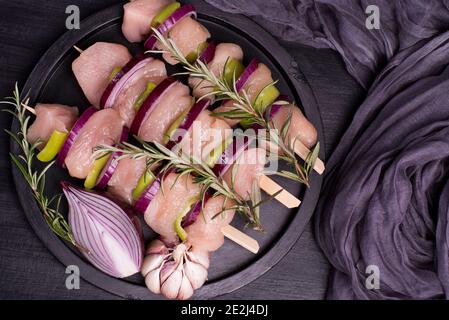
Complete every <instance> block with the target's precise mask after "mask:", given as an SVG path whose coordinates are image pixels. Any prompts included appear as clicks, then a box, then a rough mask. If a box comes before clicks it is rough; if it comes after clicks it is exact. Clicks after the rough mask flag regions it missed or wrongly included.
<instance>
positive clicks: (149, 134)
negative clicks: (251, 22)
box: [74, 45, 300, 208]
mask: <svg viewBox="0 0 449 320" xmlns="http://www.w3.org/2000/svg"><path fill="white" fill-rule="evenodd" d="M75 49H76V50H77V51H81V53H82V54H86V51H83V50H81V49H79V48H78V47H76V48H75ZM113 49H114V48H112V49H111V50H113ZM224 49H226V47H225V48H224ZM87 50H88V51H92V50H95V53H96V51H97V50H96V48H95V45H94V46H91V47H89V48H88V49H87ZM234 51H238V49H237V48H235V50H234ZM93 54H94V53H93V52H87V57H91V56H92V55H93ZM98 55H99V54H97V55H96V56H98ZM100 56H101V55H100ZM237 56H239V53H238V52H237V53H236V57H237ZM83 58H84V59H86V58H85V57H83ZM222 58H226V59H227V57H225V55H222ZM221 60H223V59H217V63H218V64H219V66H220V65H221V64H223V63H224V62H223V61H221ZM155 61H156V62H157V63H156V68H155V67H150V68H147V69H149V70H147V71H146V77H140V78H139V77H138V76H139V74H137V73H136V74H135V75H134V77H135V78H137V79H136V80H134V81H133V83H132V85H134V86H135V85H136V84H139V83H140V88H138V89H137V90H134V89H133V90H132V92H134V94H133V95H132V97H136V96H137V94H136V93H138V92H140V91H142V87H143V86H144V85H145V83H147V81H149V79H150V80H152V81H154V82H152V83H155V82H159V83H160V82H161V81H160V78H161V77H164V76H165V75H166V73H165V68H164V67H163V66H162V67H160V66H159V64H161V63H160V62H159V61H158V60H156V59H154V60H152V61H150V62H149V63H147V65H151V64H154V62H155ZM220 61H221V62H220ZM225 61H226V60H225ZM103 63H104V62H103ZM74 64H75V63H74ZM77 64H78V65H80V64H79V63H77ZM104 64H105V63H104ZM113 65H114V64H112V65H110V66H109V69H113ZM161 69H162V71H159V70H161ZM79 70H81V71H82V69H81V67H79V69H78V71H77V73H78V74H79V73H80V71H79ZM74 72H75V69H74ZM77 78H79V79H82V75H78V76H77ZM132 85H127V88H128V90H127V91H128V92H129V91H131V89H130V88H132V87H133V86H132ZM160 87H163V88H165V90H164V89H162V93H163V94H162V95H160V98H159V99H157V100H156V101H154V103H153V105H151V106H148V107H149V108H148V110H146V109H145V108H143V110H138V111H137V113H136V112H134V110H132V111H131V110H130V109H132V108H130V107H129V105H132V104H133V103H131V104H130V103H128V106H127V107H126V108H124V110H123V111H122V110H120V107H118V109H119V110H120V111H121V112H120V114H121V116H122V118H123V119H125V121H126V122H127V125H128V126H130V127H131V131H132V132H133V133H134V134H136V135H137V136H138V137H139V138H141V139H142V140H144V141H147V142H149V141H151V142H154V141H156V142H159V143H163V140H164V135H167V131H170V130H173V127H174V126H173V125H174V124H176V123H179V122H180V121H181V120H182V119H183V117H184V116H185V112H186V111H188V110H187V109H188V108H189V106H191V104H192V100H193V99H192V97H190V95H189V90H188V88H187V87H186V86H185V85H183V84H181V83H179V82H174V81H173V80H172V79H170V78H169V79H165V80H164V81H163V83H162V84H161V86H160ZM150 94H151V93H150ZM125 97H126V95H125ZM122 100H123V99H122ZM127 100H131V101H135V100H136V99H135V98H134V99H127ZM112 107H113V108H117V104H113V105H112ZM130 112H132V115H131V116H129V115H128V114H129V113H130ZM135 116H136V117H137V118H138V119H135ZM198 120H199V123H203V125H201V130H202V132H200V133H199V134H197V137H199V138H198V141H191V139H190V143H191V144H193V145H196V146H202V145H205V144H207V145H208V146H214V147H215V146H217V145H221V142H222V141H223V140H226V135H225V134H222V133H223V132H226V131H227V129H229V131H230V127H229V126H227V125H226V123H224V122H223V121H221V120H217V119H213V117H211V116H210V112H208V111H203V112H202V113H201V114H200V115H199V117H198ZM169 126H170V127H171V128H170V127H169ZM220 127H221V128H220ZM210 128H212V129H217V130H215V131H218V132H215V133H211V131H213V130H210ZM217 133H218V136H219V139H215V140H216V141H215V142H214V141H202V140H201V137H210V136H212V137H216V136H217ZM168 135H170V133H168ZM187 136H188V134H187ZM185 140H187V139H185ZM187 141H189V140H187ZM184 147H188V145H187V146H186V143H184ZM184 149H186V148H184ZM200 149H201V148H200ZM212 150H213V149H209V150H201V151H204V152H202V154H203V155H205V156H208V155H209V153H210V152H211V151H212ZM220 153H221V152H219V154H220ZM127 161H128V162H129V161H131V160H127ZM205 161H207V160H206V159H205ZM124 167H125V166H124V165H123V166H120V167H119V169H121V168H124ZM135 168H136V169H138V170H133V171H132V172H130V174H127V175H126V176H128V177H131V178H132V179H130V182H132V183H136V179H135V176H136V175H135V174H133V173H137V172H141V173H142V172H143V170H142V169H141V168H142V164H141V163H136V164H135ZM120 171H125V170H120ZM144 174H145V173H144ZM119 180H120V179H119ZM261 182H262V183H261V188H262V189H263V190H264V191H266V192H267V193H268V194H270V195H273V194H275V193H277V192H278V191H279V190H280V189H282V187H280V186H279V185H278V184H276V183H275V182H274V181H273V180H271V179H270V178H268V177H266V176H265V177H264V178H263V179H261ZM112 184H115V183H114V181H112ZM117 189H118V192H115V194H118V195H120V192H121V190H120V189H128V190H129V189H130V188H126V187H125V188H120V187H117ZM129 193H130V192H127V194H128V196H127V197H126V201H127V202H128V203H129V202H130V200H131V198H130V197H129ZM276 199H277V200H279V201H281V203H283V204H284V205H285V206H287V207H288V208H293V207H297V206H299V204H300V201H299V199H297V198H295V197H294V196H293V195H291V194H290V193H288V192H287V191H285V190H283V191H282V194H280V195H278V196H276Z"/></svg>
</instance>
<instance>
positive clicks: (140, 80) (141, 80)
mask: <svg viewBox="0 0 449 320" xmlns="http://www.w3.org/2000/svg"><path fill="white" fill-rule="evenodd" d="M166 77H167V71H166V70H165V64H164V63H163V62H162V61H160V60H157V59H153V60H151V61H149V62H148V63H147V64H146V65H145V67H143V68H142V69H140V70H138V71H137V72H136V73H135V74H134V75H133V76H132V77H131V78H130V79H128V81H127V82H126V84H125V85H124V87H123V89H122V90H121V92H120V93H119V96H118V97H117V99H116V101H115V102H114V105H113V108H114V109H116V110H118V112H119V113H120V116H121V117H122V119H123V120H124V121H125V125H126V126H127V127H128V128H129V127H130V126H131V123H132V121H133V120H134V117H135V116H136V110H135V108H134V104H135V102H136V101H137V99H138V98H139V96H140V94H141V93H142V92H143V91H144V90H145V88H146V86H147V84H148V82H153V83H155V84H159V83H160V82H161V81H162V80H163V79H164V78H166Z"/></svg>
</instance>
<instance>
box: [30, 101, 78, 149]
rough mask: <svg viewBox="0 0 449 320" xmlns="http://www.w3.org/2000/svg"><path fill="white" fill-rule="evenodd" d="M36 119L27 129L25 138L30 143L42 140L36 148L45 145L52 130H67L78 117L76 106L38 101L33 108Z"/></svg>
mask: <svg viewBox="0 0 449 320" xmlns="http://www.w3.org/2000/svg"><path fill="white" fill-rule="evenodd" d="M34 110H35V111H36V120H34V122H33V124H32V125H31V126H30V127H29V129H28V134H27V140H28V142H30V143H35V142H36V141H38V140H40V141H42V143H41V144H39V146H38V148H39V149H42V148H44V147H45V144H46V143H47V141H48V139H50V136H51V134H52V133H53V131H55V130H58V131H60V132H69V131H70V129H72V126H73V124H74V123H75V121H76V120H77V118H78V108H77V107H68V106H65V105H62V104H45V103H39V104H37V105H36V107H35V108H34Z"/></svg>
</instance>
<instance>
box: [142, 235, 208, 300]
mask: <svg viewBox="0 0 449 320" xmlns="http://www.w3.org/2000/svg"><path fill="white" fill-rule="evenodd" d="M208 268H209V253H207V252H204V251H199V250H195V249H194V248H192V247H190V248H189V247H187V245H186V244H184V243H181V244H178V245H177V246H176V247H174V248H168V247H167V246H166V245H165V244H164V243H163V242H162V241H160V240H154V241H152V242H151V243H150V244H149V246H148V248H147V250H146V257H145V259H144V260H143V263H142V270H141V272H142V275H143V276H144V277H145V284H146V286H147V287H148V289H149V290H150V291H151V292H154V293H158V294H159V293H161V294H163V295H164V296H166V297H167V298H169V299H180V300H184V299H188V298H190V297H191V296H192V295H193V291H194V290H196V289H198V288H200V287H201V286H202V285H203V284H204V282H205V281H206V279H207V269H208Z"/></svg>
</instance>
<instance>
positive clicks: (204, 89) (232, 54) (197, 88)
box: [189, 43, 243, 98]
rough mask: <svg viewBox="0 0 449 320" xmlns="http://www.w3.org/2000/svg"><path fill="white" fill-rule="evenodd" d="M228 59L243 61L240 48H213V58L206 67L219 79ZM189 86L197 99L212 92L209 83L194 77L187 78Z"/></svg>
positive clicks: (223, 46) (218, 46) (224, 45)
mask: <svg viewBox="0 0 449 320" xmlns="http://www.w3.org/2000/svg"><path fill="white" fill-rule="evenodd" d="M230 59H234V60H239V61H241V60H242V59H243V51H242V48H240V46H238V45H236V44H233V43H220V44H218V45H217V47H216V48H215V55H214V58H213V59H212V61H211V62H210V63H209V64H208V67H209V69H210V71H211V72H212V73H213V74H214V75H216V76H217V77H219V76H221V74H222V73H223V68H224V66H225V64H226V61H228V60H230ZM189 86H190V87H191V88H192V89H193V96H194V97H198V98H199V97H202V96H204V95H206V94H208V93H209V92H212V91H213V90H214V88H213V86H212V84H211V83H210V82H208V81H206V80H203V79H200V78H195V77H189Z"/></svg>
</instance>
